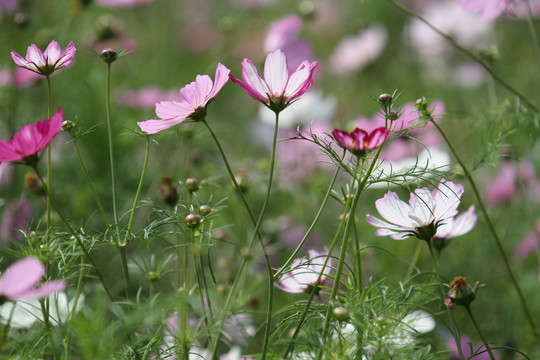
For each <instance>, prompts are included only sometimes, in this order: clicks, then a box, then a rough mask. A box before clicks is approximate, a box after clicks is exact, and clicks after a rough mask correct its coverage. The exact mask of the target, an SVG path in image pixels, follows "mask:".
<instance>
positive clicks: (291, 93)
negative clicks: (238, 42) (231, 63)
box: [229, 49, 317, 113]
mask: <svg viewBox="0 0 540 360" xmlns="http://www.w3.org/2000/svg"><path fill="white" fill-rule="evenodd" d="M316 67H317V62H315V61H314V62H311V63H310V62H309V61H308V60H305V61H304V62H302V64H300V66H299V67H298V68H297V69H296V71H295V72H294V73H293V74H289V70H288V69H287V57H286V55H285V54H284V53H283V51H281V50H280V49H277V50H275V51H272V52H270V53H268V55H267V56H266V61H265V63H264V79H263V78H261V76H260V75H259V72H258V71H257V68H256V67H255V65H253V63H252V62H251V60H249V59H247V58H245V59H244V60H243V61H242V80H243V81H241V80H239V79H237V78H235V77H234V76H233V75H229V76H230V78H231V80H232V82H234V83H235V84H238V85H240V86H241V87H242V88H243V89H244V90H245V91H246V92H247V93H248V94H249V96H251V97H252V98H254V99H255V100H259V101H261V102H262V103H263V104H265V105H266V106H267V107H268V108H270V109H271V110H272V111H274V112H275V113H279V112H281V111H282V110H283V109H285V108H286V107H287V106H289V105H290V104H291V102H293V101H294V100H296V99H298V98H299V97H300V96H302V94H304V93H305V92H306V91H307V90H308V89H309V88H310V86H311V85H312V84H313V71H314V70H315V68H316Z"/></svg>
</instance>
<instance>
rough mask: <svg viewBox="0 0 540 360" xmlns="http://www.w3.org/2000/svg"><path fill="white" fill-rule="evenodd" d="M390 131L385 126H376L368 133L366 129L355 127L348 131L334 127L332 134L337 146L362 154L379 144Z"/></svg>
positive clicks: (358, 154)
mask: <svg viewBox="0 0 540 360" xmlns="http://www.w3.org/2000/svg"><path fill="white" fill-rule="evenodd" d="M389 134H390V131H389V130H388V129H387V128H385V127H378V128H376V129H375V130H373V131H372V132H371V134H368V133H367V132H366V131H364V130H362V129H359V128H356V129H354V130H353V132H351V133H348V132H346V131H343V130H339V129H334V131H332V135H333V136H334V139H335V140H336V141H337V143H338V144H339V146H341V147H342V148H344V149H347V150H349V151H350V152H352V153H353V154H355V155H356V156H363V155H365V154H366V152H367V151H370V150H373V149H376V148H378V147H379V146H381V145H382V144H383V143H384V141H385V140H386V139H387V138H388V135H389Z"/></svg>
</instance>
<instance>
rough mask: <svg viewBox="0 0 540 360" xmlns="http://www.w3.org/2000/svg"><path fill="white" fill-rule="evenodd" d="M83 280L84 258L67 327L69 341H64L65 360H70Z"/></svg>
mask: <svg viewBox="0 0 540 360" xmlns="http://www.w3.org/2000/svg"><path fill="white" fill-rule="evenodd" d="M83 278H84V258H82V257H81V267H80V270H79V280H78V282H77V290H76V291H75V299H74V300H73V307H72V308H71V312H70V314H69V321H68V326H67V339H66V340H65V341H64V351H65V353H64V358H65V360H69V347H70V343H71V324H72V320H73V315H74V314H75V312H76V311H77V307H78V303H79V298H80V296H81V294H82V285H83Z"/></svg>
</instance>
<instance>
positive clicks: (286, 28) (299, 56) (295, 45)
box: [264, 15, 313, 72]
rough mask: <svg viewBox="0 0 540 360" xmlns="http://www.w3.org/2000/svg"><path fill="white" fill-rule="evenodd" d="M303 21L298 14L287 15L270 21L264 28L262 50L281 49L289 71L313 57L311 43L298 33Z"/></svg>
mask: <svg viewBox="0 0 540 360" xmlns="http://www.w3.org/2000/svg"><path fill="white" fill-rule="evenodd" d="M303 26H304V22H303V20H302V18H301V17H299V16H298V15H287V16H285V17H283V18H281V19H279V20H276V21H274V22H273V23H271V24H270V25H269V26H268V28H267V29H266V35H265V38H264V51H265V52H270V51H274V50H277V49H281V50H282V51H283V52H284V53H285V55H286V56H287V65H288V69H289V72H292V71H294V69H296V68H297V67H298V66H300V64H302V62H303V61H304V60H306V59H311V58H312V57H313V50H312V48H311V44H310V43H309V42H308V41H307V40H304V39H299V38H298V35H299V33H300V30H302V27H303Z"/></svg>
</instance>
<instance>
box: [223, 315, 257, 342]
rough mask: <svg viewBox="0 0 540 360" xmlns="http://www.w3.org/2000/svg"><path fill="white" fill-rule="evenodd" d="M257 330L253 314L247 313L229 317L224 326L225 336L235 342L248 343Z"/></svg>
mask: <svg viewBox="0 0 540 360" xmlns="http://www.w3.org/2000/svg"><path fill="white" fill-rule="evenodd" d="M256 332H257V329H256V328H255V326H253V320H252V319H251V316H250V315H248V314H246V313H238V314H234V315H231V316H229V317H227V319H226V320H225V325H224V326H223V336H224V337H226V338H227V340H228V341H229V342H230V343H233V344H240V345H247V344H248V341H249V340H251V338H252V337H253V336H255V333H256Z"/></svg>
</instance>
